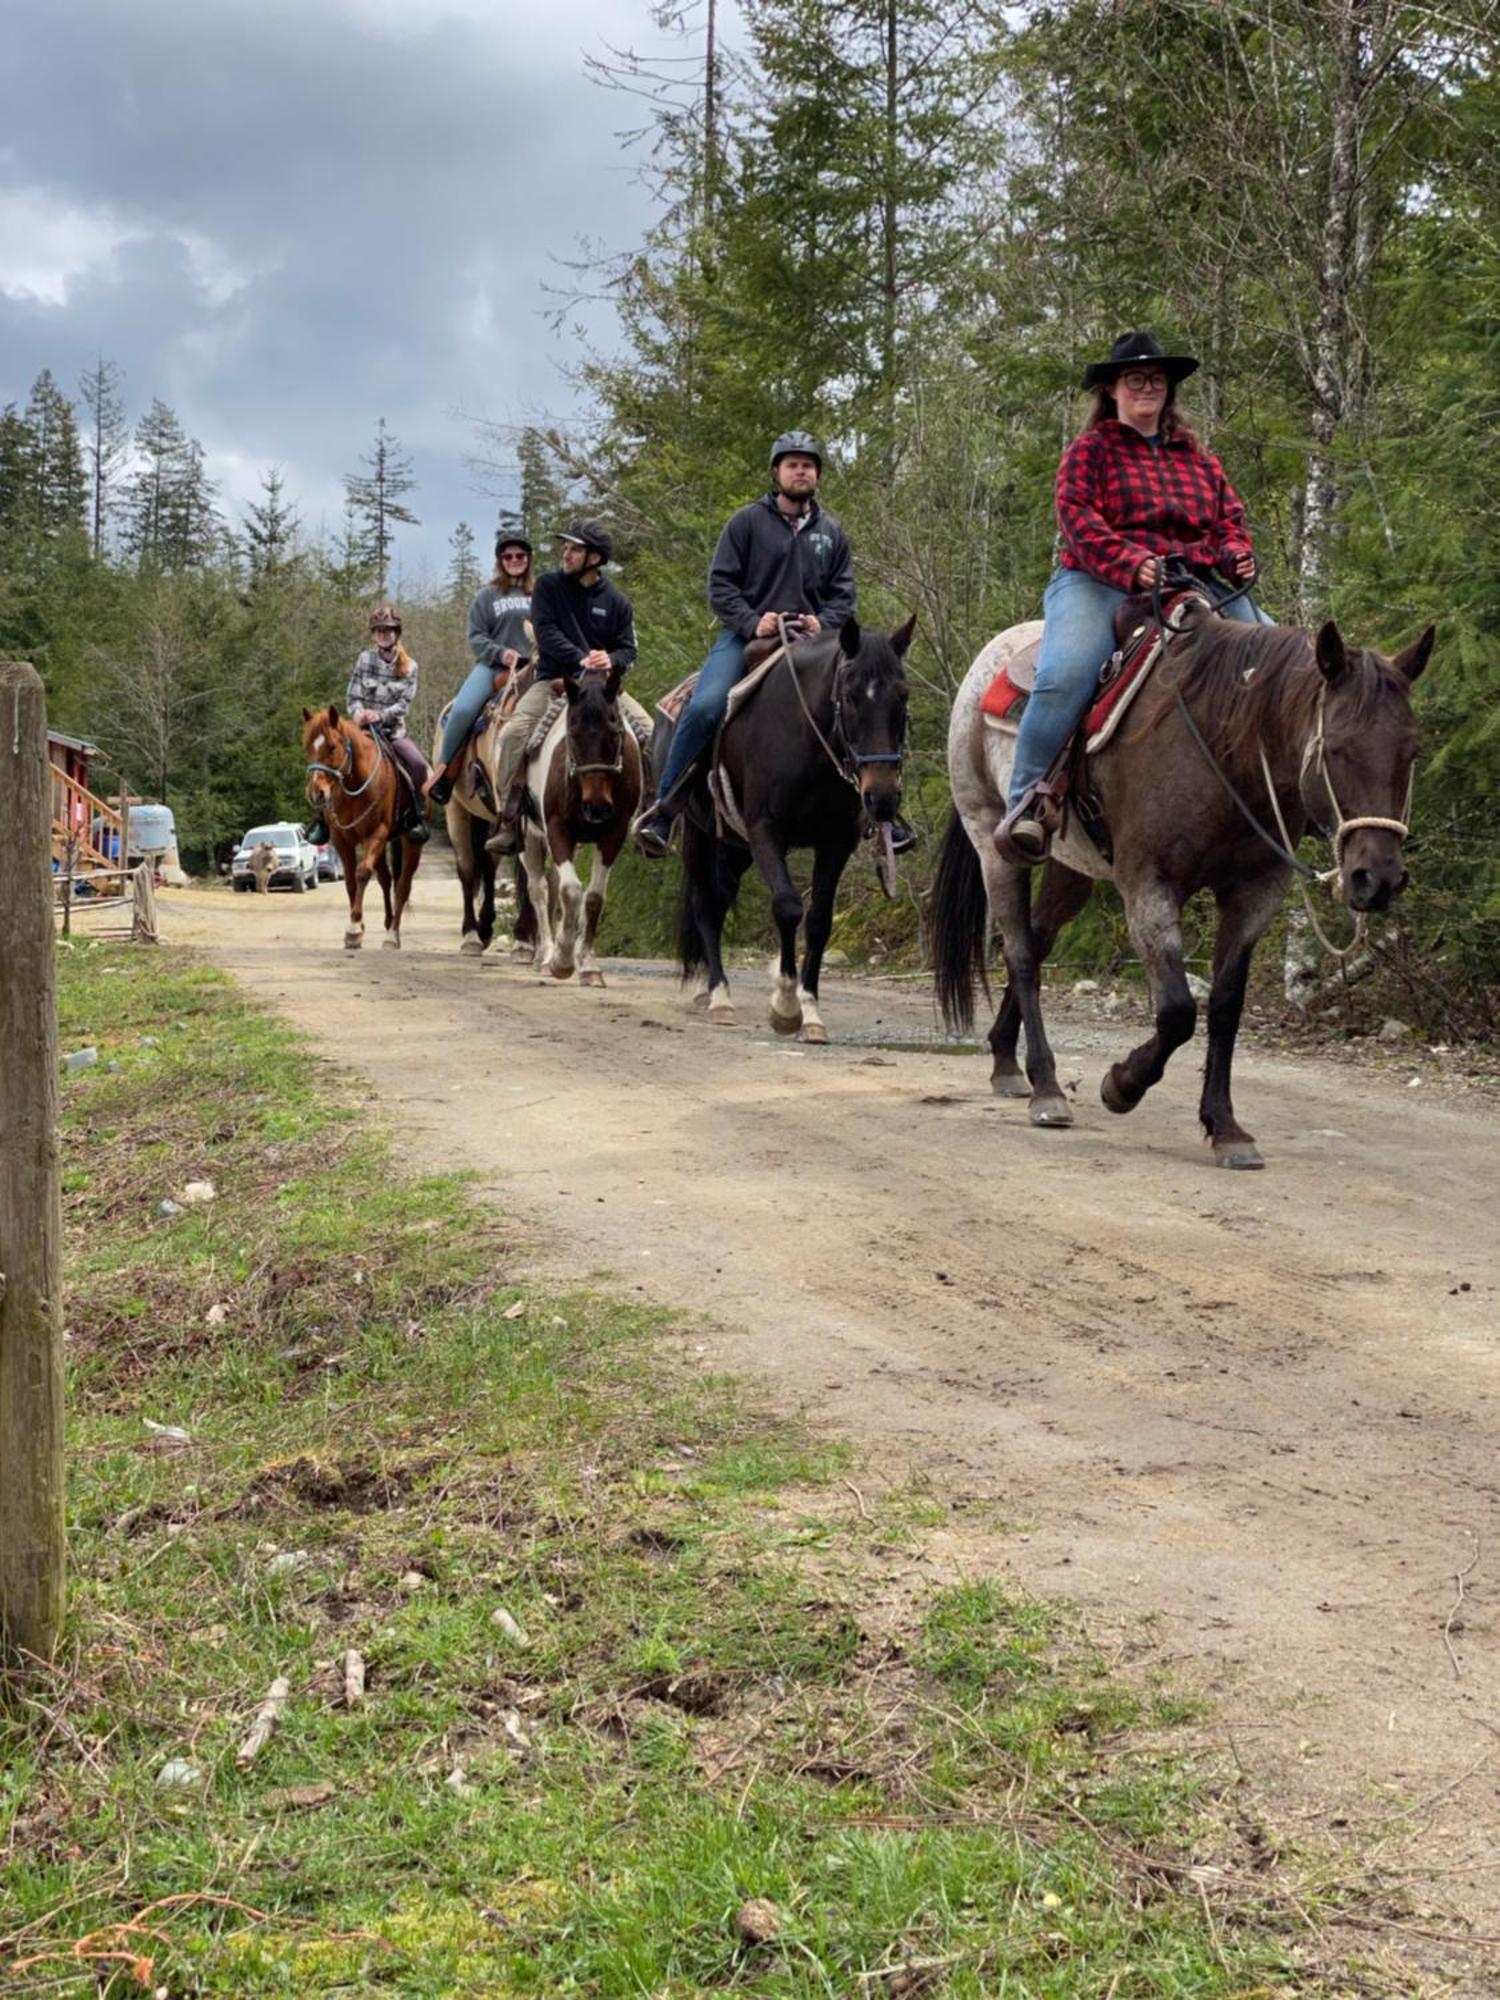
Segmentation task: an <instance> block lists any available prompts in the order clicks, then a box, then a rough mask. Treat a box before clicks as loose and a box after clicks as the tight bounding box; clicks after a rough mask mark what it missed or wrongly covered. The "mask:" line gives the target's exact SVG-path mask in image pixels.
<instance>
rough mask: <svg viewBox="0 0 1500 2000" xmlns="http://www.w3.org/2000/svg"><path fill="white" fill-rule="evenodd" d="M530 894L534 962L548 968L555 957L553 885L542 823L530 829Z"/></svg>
mask: <svg viewBox="0 0 1500 2000" xmlns="http://www.w3.org/2000/svg"><path fill="white" fill-rule="evenodd" d="M526 897H527V902H528V905H529V907H530V910H531V937H532V949H531V964H532V969H533V970H534V971H536V972H545V971H546V970H547V967H548V965H549V964H550V963H551V959H552V888H551V884H550V883H549V882H548V880H547V849H546V847H545V845H544V844H543V837H542V830H541V828H540V827H537V826H532V825H528V826H527V829H526Z"/></svg>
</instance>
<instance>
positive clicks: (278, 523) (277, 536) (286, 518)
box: [244, 465, 301, 590]
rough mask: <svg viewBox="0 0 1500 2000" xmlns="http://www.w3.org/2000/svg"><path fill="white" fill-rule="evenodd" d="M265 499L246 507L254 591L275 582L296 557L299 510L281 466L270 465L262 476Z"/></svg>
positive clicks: (246, 531) (245, 524)
mask: <svg viewBox="0 0 1500 2000" xmlns="http://www.w3.org/2000/svg"><path fill="white" fill-rule="evenodd" d="M260 487H261V492H262V493H263V494H264V496H265V497H264V499H262V500H260V501H256V502H252V503H251V505H250V506H249V507H248V508H247V509H246V510H245V521H244V539H245V551H246V555H247V558H248V561H249V568H250V587H251V589H252V590H254V589H256V588H257V587H258V586H259V585H261V584H264V583H274V582H276V581H277V579H278V578H280V577H281V576H283V575H284V574H285V573H286V571H287V570H288V569H289V568H290V567H291V565H292V563H293V561H294V560H295V557H296V549H297V536H298V531H299V528H300V525H301V524H300V522H299V520H298V516H297V510H296V508H295V507H294V506H292V505H291V504H290V503H289V501H288V500H287V498H286V482H285V480H284V479H283V477H282V473H281V467H280V466H279V465H268V466H267V467H266V469H265V471H264V472H263V473H262V474H261V476H260Z"/></svg>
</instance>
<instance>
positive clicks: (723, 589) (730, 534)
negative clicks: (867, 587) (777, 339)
mask: <svg viewBox="0 0 1500 2000" xmlns="http://www.w3.org/2000/svg"><path fill="white" fill-rule="evenodd" d="M822 471H823V454H822V452H821V451H820V450H819V449H818V446H817V443H816V441H815V440H814V439H813V438H811V437H809V436H808V434H807V432H806V431H787V432H786V433H784V435H783V436H781V437H779V438H777V440H776V442H775V444H774V445H772V447H771V479H772V482H773V484H772V487H771V491H770V492H769V493H766V494H763V495H762V496H761V498H760V499H759V500H752V501H751V503H750V505H749V506H748V507H741V508H740V510H739V512H738V513H737V514H733V515H731V516H730V519H729V521H728V524H727V525H726V527H725V529H724V532H723V534H722V535H720V537H719V546H718V547H717V549H715V551H714V559H713V562H712V564H711V565H710V567H709V572H708V601H709V603H710V604H711V605H712V607H713V609H714V613H715V615H716V616H717V618H718V620H719V624H720V625H721V627H722V628H723V629H722V630H721V631H720V633H719V636H718V638H717V640H715V642H714V647H713V651H712V652H711V653H710V654H709V656H708V658H707V659H706V660H705V661H704V663H703V668H702V671H701V672H700V673H699V675H698V685H697V686H696V687H695V688H694V690H693V698H692V700H691V701H690V702H689V703H688V705H687V708H686V710H685V712H684V714H683V717H682V720H681V721H680V722H679V723H678V725H677V734H676V735H675V736H674V737H673V739H672V748H671V752H670V754H669V755H668V757H667V768H666V769H665V771H663V772H662V774H661V778H660V781H659V783H658V786H657V792H658V802H657V804H656V805H655V806H653V807H652V808H651V809H650V810H649V811H648V812H645V813H643V814H642V815H641V817H640V818H639V819H638V820H637V821H636V825H635V837H636V842H637V844H638V845H639V847H640V849H641V852H642V853H643V854H649V855H651V856H652V857H653V858H655V857H656V856H658V855H662V854H665V853H666V851H667V849H668V847H669V846H670V845H671V840H672V822H673V821H674V819H675V818H676V817H677V814H678V813H679V812H680V811H681V809H682V804H683V796H684V793H685V791H686V785H685V782H684V781H685V780H686V778H687V777H688V776H689V774H690V773H691V771H692V769H693V766H694V765H695V764H696V763H697V761H698V759H699V758H700V757H701V756H702V754H703V752H704V751H705V750H706V749H707V748H708V746H709V745H710V744H711V743H712V742H713V739H714V736H715V734H716V733H717V731H718V727H719V724H720V723H721V722H722V721H723V719H724V710H725V708H726V706H727V705H728V702H729V690H730V689H731V688H732V687H733V686H734V684H735V682H736V681H738V680H739V679H741V677H742V676H743V674H744V671H745V647H746V646H747V645H748V643H749V642H750V640H752V639H757V638H758V639H767V638H771V637H773V636H774V635H775V633H776V630H777V620H778V619H779V618H785V619H786V621H787V625H788V627H789V629H790V630H791V632H792V633H793V634H794V635H795V636H796V637H798V638H803V639H807V638H811V637H812V636H813V634H814V633H816V632H832V631H837V629H838V628H839V626H840V625H843V624H845V623H846V622H847V621H848V620H849V619H850V618H852V617H853V616H854V558H853V557H852V556H851V554H850V553H849V537H848V536H847V535H846V534H845V533H844V531H843V529H842V528H841V527H840V526H839V524H838V522H837V521H836V520H835V519H834V518H833V516H832V515H831V514H829V513H826V512H825V511H824V510H823V508H822V507H820V506H819V504H818V497H817V495H818V480H819V478H820V477H821V475H822Z"/></svg>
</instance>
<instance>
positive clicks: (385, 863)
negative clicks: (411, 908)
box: [370, 826, 401, 951]
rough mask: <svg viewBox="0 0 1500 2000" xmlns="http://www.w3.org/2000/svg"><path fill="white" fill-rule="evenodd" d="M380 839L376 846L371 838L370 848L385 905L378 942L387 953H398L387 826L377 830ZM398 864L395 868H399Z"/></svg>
mask: <svg viewBox="0 0 1500 2000" xmlns="http://www.w3.org/2000/svg"><path fill="white" fill-rule="evenodd" d="M378 831H379V835H380V839H379V844H378V845H377V844H376V842H375V840H374V839H373V838H372V839H371V841H370V848H371V850H372V851H373V853H374V855H375V879H376V881H377V882H378V883H379V884H380V895H381V900H382V902H383V903H384V904H385V936H384V937H383V938H382V939H381V940H380V942H381V943H382V944H383V945H384V946H385V948H386V950H387V951H399V950H400V949H401V938H400V935H399V934H398V932H397V930H396V908H395V904H394V903H393V902H392V900H391V858H390V844H391V830H390V827H389V826H382V827H380V828H379V829H378ZM399 865H400V864H399V862H398V863H397V866H398V867H399Z"/></svg>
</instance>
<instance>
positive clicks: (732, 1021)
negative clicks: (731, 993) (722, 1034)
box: [708, 1002, 740, 1028]
mask: <svg viewBox="0 0 1500 2000" xmlns="http://www.w3.org/2000/svg"><path fill="white" fill-rule="evenodd" d="M708 1025H709V1026H710V1027H711V1028H737V1027H738V1026H739V1025H740V1017H739V1015H738V1014H736V1013H735V1011H734V1009H733V1007H731V1006H730V1005H729V1004H728V1003H727V1002H726V1003H725V1005H724V1006H722V1007H710V1008H709V1010H708Z"/></svg>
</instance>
